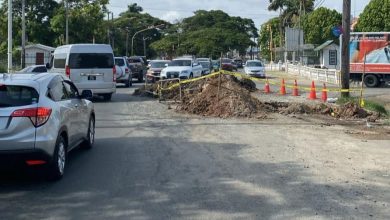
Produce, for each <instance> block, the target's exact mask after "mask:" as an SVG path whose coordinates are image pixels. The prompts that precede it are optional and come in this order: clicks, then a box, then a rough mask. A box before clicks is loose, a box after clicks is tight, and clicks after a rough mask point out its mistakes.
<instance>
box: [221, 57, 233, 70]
mask: <svg viewBox="0 0 390 220" xmlns="http://www.w3.org/2000/svg"><path fill="white" fill-rule="evenodd" d="M221 62H222V65H221V67H222V70H227V71H237V66H235V65H234V64H233V60H232V59H229V58H222V59H221Z"/></svg>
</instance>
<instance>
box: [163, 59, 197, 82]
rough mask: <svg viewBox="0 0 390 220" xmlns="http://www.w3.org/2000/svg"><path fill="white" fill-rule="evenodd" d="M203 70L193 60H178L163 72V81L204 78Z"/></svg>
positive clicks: (173, 61)
mask: <svg viewBox="0 0 390 220" xmlns="http://www.w3.org/2000/svg"><path fill="white" fill-rule="evenodd" d="M202 71H203V68H202V66H201V65H200V64H199V63H198V62H195V61H194V60H193V59H192V58H177V59H174V60H172V62H171V63H170V64H169V65H168V67H166V68H164V69H163V70H162V71H161V74H160V77H161V78H162V79H171V78H172V79H174V78H180V79H191V78H194V77H200V76H202Z"/></svg>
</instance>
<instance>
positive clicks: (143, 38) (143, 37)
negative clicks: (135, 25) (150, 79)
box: [142, 35, 146, 57]
mask: <svg viewBox="0 0 390 220" xmlns="http://www.w3.org/2000/svg"><path fill="white" fill-rule="evenodd" d="M142 40H143V41H144V56H145V57H146V42H145V41H146V38H145V35H142Z"/></svg>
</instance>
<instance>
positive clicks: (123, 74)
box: [115, 57, 133, 87]
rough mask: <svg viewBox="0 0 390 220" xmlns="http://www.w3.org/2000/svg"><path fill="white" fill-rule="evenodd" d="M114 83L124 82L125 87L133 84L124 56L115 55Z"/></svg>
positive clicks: (128, 65)
mask: <svg viewBox="0 0 390 220" xmlns="http://www.w3.org/2000/svg"><path fill="white" fill-rule="evenodd" d="M115 65H116V66H117V69H116V83H124V84H125V86H126V87H130V86H132V85H133V76H132V72H131V69H130V64H129V62H127V59H126V57H115Z"/></svg>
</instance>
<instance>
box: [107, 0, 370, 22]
mask: <svg viewBox="0 0 390 220" xmlns="http://www.w3.org/2000/svg"><path fill="white" fill-rule="evenodd" d="M318 1H320V0H317V1H316V2H318ZM321 1H322V0H321ZM133 2H134V3H137V4H138V5H140V6H141V7H143V8H144V11H145V12H147V13H149V14H151V15H152V16H155V17H159V18H161V19H164V20H167V21H170V22H172V21H175V20H176V19H178V18H179V19H180V18H184V17H189V16H191V15H193V12H194V11H196V10H199V9H203V10H211V9H214V10H215V9H220V10H223V11H225V12H227V13H228V14H230V15H231V16H240V17H245V18H251V19H253V20H254V22H255V24H256V26H257V27H259V26H260V24H262V23H264V22H265V21H267V20H268V19H270V18H272V17H275V16H277V15H278V13H277V12H269V11H268V10H267V7H268V5H269V0H194V1H186V0H132V1H129V0H111V1H110V6H109V9H110V10H112V11H114V13H115V14H116V16H118V14H119V13H120V12H122V11H124V10H126V9H127V4H131V3H133ZM368 2H369V1H367V0H352V14H356V15H358V14H359V13H361V12H362V11H363V9H364V7H365V6H366V5H367V4H368ZM322 6H325V7H328V8H331V9H336V10H337V11H340V12H341V10H342V1H340V0H325V1H324V2H323V4H322Z"/></svg>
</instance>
